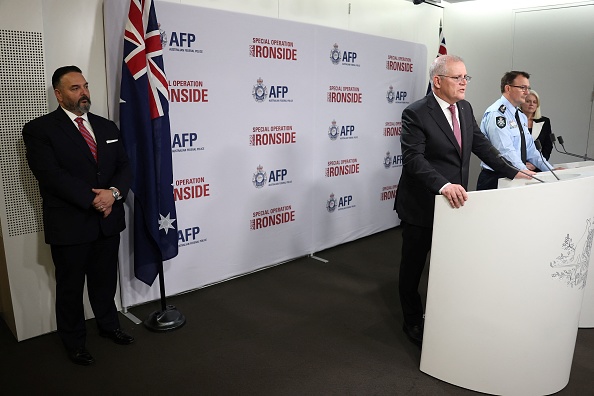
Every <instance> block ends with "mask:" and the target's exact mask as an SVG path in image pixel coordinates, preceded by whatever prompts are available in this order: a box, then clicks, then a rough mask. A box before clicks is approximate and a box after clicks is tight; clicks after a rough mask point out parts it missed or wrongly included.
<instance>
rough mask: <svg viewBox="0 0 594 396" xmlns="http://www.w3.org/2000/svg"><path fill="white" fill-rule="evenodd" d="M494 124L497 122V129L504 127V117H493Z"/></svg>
mask: <svg viewBox="0 0 594 396" xmlns="http://www.w3.org/2000/svg"><path fill="white" fill-rule="evenodd" d="M495 124H497V126H498V127H499V129H503V128H505V124H506V122H505V117H503V116H499V117H497V118H495Z"/></svg>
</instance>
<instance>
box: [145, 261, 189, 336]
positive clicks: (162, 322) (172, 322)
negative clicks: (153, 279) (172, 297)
mask: <svg viewBox="0 0 594 396" xmlns="http://www.w3.org/2000/svg"><path fill="white" fill-rule="evenodd" d="M159 289H160V291H161V310H160V311H154V312H153V313H151V314H150V315H149V316H148V318H147V319H146V320H145V321H144V326H145V327H146V328H147V329H149V330H151V331H159V332H161V331H171V330H176V329H179V328H180V327H182V326H183V325H185V324H186V317H185V316H184V315H183V314H182V313H181V312H179V311H178V310H177V308H175V306H173V305H167V299H166V297H165V279H164V276H163V262H162V261H161V264H160V265H159Z"/></svg>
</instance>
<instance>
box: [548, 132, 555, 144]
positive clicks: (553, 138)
mask: <svg viewBox="0 0 594 396" xmlns="http://www.w3.org/2000/svg"><path fill="white" fill-rule="evenodd" d="M549 136H550V137H551V142H553V143H555V141H556V140H557V138H556V137H555V134H554V133H551V134H550V135H549Z"/></svg>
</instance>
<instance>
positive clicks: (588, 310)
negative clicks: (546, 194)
mask: <svg viewBox="0 0 594 396" xmlns="http://www.w3.org/2000/svg"><path fill="white" fill-rule="evenodd" d="M555 167H560V168H565V169H564V170H562V171H555V173H556V174H557V176H558V177H559V178H560V179H561V180H567V179H571V178H575V177H585V176H594V161H580V162H570V163H565V164H556V165H555ZM538 177H539V178H540V179H542V180H543V181H545V182H550V181H554V180H556V179H555V177H554V176H553V175H552V174H551V173H550V172H544V173H539V175H538ZM543 178H544V179H543ZM533 183H534V181H527V180H525V179H520V180H508V179H499V188H508V187H517V186H522V185H526V184H533ZM566 205H567V202H566V201H565V200H564V199H563V198H562V197H557V198H555V199H552V200H551V201H550V206H549V207H548V209H547V211H545V212H543V213H542V215H541V216H540V218H541V219H543V225H544V226H545V227H546V226H550V227H554V224H551V223H550V222H549V215H548V214H549V213H550V212H552V211H559V212H564V211H565V210H566V208H567V206H566ZM591 205H594V202H592V203H591ZM590 261H594V257H592V256H590ZM590 267H591V268H594V264H591V265H590ZM579 327H581V328H588V327H594V278H590V282H586V288H585V290H584V299H583V302H582V310H581V313H580V324H579Z"/></svg>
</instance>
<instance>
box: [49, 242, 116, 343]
mask: <svg viewBox="0 0 594 396" xmlns="http://www.w3.org/2000/svg"><path fill="white" fill-rule="evenodd" d="M119 246H120V235H119V234H118V235H115V236H109V237H106V236H102V237H100V238H98V239H97V240H95V241H93V242H90V243H83V244H80V245H51V252H52V259H53V262H54V267H55V272H56V323H57V327H58V335H59V336H60V338H61V339H62V342H63V343H64V346H65V347H66V349H68V350H73V349H76V348H79V347H83V346H85V341H86V328H85V315H84V306H83V293H84V285H85V278H86V281H87V292H88V295H89V302H90V303H91V307H92V309H93V313H94V314H95V319H96V321H97V326H98V327H99V329H101V330H107V331H109V330H115V329H117V328H119V319H118V311H117V308H116V305H115V302H114V297H115V293H116V287H117V268H118V249H119Z"/></svg>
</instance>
